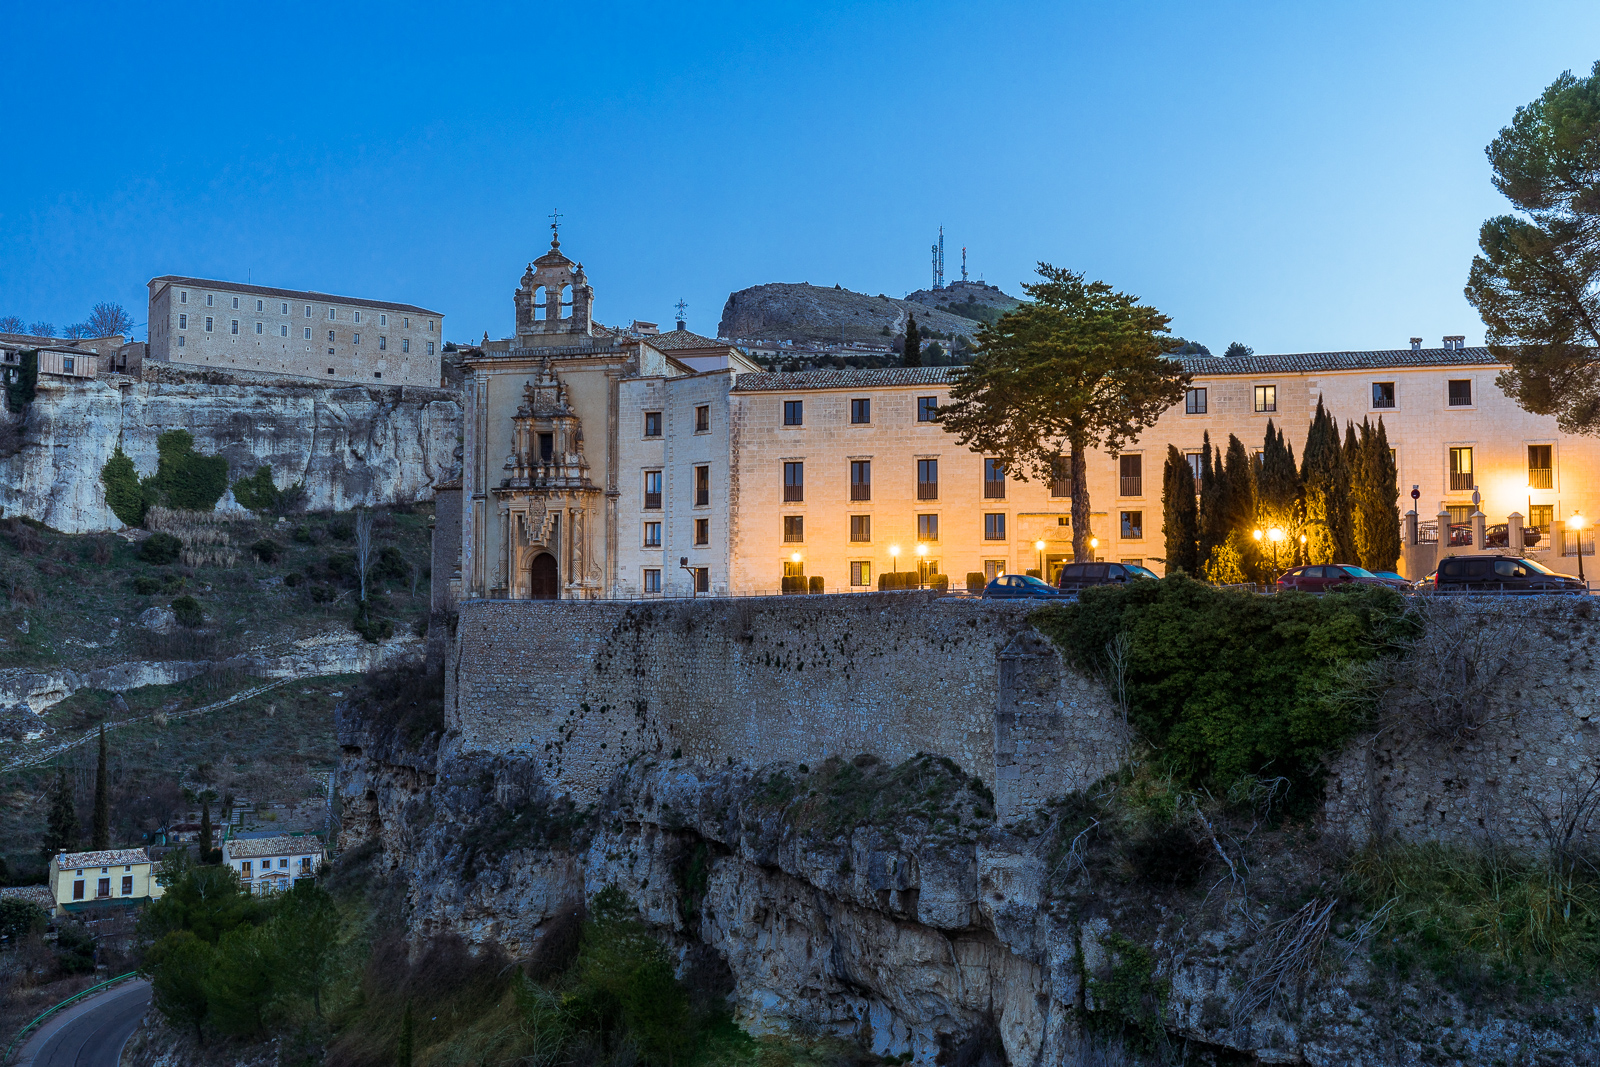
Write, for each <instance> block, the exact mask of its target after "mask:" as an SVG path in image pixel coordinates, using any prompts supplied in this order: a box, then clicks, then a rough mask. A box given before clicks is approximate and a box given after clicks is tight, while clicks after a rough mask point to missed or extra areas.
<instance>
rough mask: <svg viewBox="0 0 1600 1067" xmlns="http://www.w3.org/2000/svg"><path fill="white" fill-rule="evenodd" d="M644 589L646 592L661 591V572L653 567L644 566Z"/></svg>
mask: <svg viewBox="0 0 1600 1067" xmlns="http://www.w3.org/2000/svg"><path fill="white" fill-rule="evenodd" d="M644 591H645V592H646V593H659V592H661V572H660V571H659V570H657V569H655V568H654V567H647V568H645V572H644Z"/></svg>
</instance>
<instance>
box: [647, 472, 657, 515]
mask: <svg viewBox="0 0 1600 1067" xmlns="http://www.w3.org/2000/svg"><path fill="white" fill-rule="evenodd" d="M644 506H645V507H646V508H650V509H652V510H654V509H656V508H659V507H660V506H661V472H660V471H645V472H644Z"/></svg>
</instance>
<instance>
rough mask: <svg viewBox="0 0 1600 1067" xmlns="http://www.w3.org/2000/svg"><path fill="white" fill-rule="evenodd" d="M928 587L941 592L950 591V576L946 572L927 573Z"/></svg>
mask: <svg viewBox="0 0 1600 1067" xmlns="http://www.w3.org/2000/svg"><path fill="white" fill-rule="evenodd" d="M928 588H929V589H936V590H938V591H939V592H941V593H948V592H949V591H950V576H949V575H948V574H930V575H928Z"/></svg>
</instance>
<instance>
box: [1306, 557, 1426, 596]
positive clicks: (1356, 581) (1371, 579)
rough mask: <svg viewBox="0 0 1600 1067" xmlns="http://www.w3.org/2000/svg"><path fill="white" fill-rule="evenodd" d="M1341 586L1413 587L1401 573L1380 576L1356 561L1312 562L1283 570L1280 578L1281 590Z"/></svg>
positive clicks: (1323, 589)
mask: <svg viewBox="0 0 1600 1067" xmlns="http://www.w3.org/2000/svg"><path fill="white" fill-rule="evenodd" d="M1341 585H1383V586H1388V587H1389V588H1390V589H1401V590H1405V589H1410V588H1411V583H1410V582H1407V581H1406V580H1405V579H1404V578H1400V577H1399V576H1398V575H1396V576H1395V578H1394V579H1389V578H1380V577H1379V576H1378V575H1376V574H1373V573H1372V572H1371V571H1369V570H1367V569H1366V568H1365V567H1357V566H1356V565H1355V564H1354V563H1313V564H1310V565H1308V566H1305V567H1294V568H1291V569H1290V570H1287V571H1284V572H1283V575H1282V577H1280V578H1279V579H1278V589H1279V591H1282V590H1285V589H1298V590H1299V591H1300V592H1302V593H1324V592H1327V591H1328V590H1329V589H1333V588H1334V587H1336V586H1341Z"/></svg>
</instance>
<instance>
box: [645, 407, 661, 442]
mask: <svg viewBox="0 0 1600 1067" xmlns="http://www.w3.org/2000/svg"><path fill="white" fill-rule="evenodd" d="M644 435H645V436H646V437H660V436H661V412H659V411H647V412H645V413H644Z"/></svg>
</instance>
